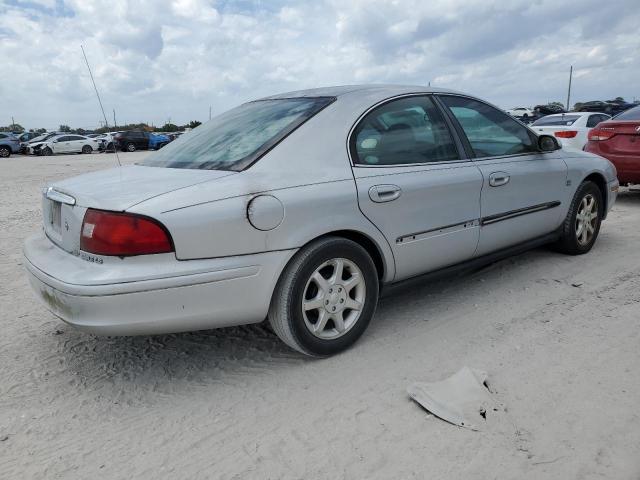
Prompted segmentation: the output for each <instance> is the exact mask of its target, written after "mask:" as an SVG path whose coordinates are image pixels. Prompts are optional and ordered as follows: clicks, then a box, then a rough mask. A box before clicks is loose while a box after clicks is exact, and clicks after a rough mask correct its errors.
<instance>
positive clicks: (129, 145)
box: [126, 143, 136, 152]
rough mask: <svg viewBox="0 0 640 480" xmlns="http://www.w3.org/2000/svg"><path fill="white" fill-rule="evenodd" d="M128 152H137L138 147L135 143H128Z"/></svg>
mask: <svg viewBox="0 0 640 480" xmlns="http://www.w3.org/2000/svg"><path fill="white" fill-rule="evenodd" d="M126 148H127V152H135V151H136V146H135V144H133V143H127V147H126Z"/></svg>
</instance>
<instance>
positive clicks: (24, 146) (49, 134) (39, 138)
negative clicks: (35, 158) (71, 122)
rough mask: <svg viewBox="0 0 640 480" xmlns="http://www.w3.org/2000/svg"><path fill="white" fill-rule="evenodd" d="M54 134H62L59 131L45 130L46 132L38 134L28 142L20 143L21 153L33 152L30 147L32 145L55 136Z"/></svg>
mask: <svg viewBox="0 0 640 480" xmlns="http://www.w3.org/2000/svg"><path fill="white" fill-rule="evenodd" d="M56 135H62V133H60V132H47V133H43V134H42V135H39V136H37V137H35V138H32V139H31V140H29V141H28V142H22V143H21V144H20V151H21V152H22V153H33V151H32V149H31V147H34V146H36V145H37V144H39V143H42V142H45V141H47V140H49V139H50V138H53V137H55V136H56Z"/></svg>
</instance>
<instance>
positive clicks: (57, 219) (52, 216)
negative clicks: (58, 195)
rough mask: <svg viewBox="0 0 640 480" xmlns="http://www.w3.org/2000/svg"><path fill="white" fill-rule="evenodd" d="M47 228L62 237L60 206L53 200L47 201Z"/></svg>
mask: <svg viewBox="0 0 640 480" xmlns="http://www.w3.org/2000/svg"><path fill="white" fill-rule="evenodd" d="M49 202H50V204H49V228H50V229H51V230H52V231H53V232H55V233H57V234H58V235H62V204H61V203H60V202H56V201H54V200H49Z"/></svg>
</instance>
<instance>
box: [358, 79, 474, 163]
mask: <svg viewBox="0 0 640 480" xmlns="http://www.w3.org/2000/svg"><path fill="white" fill-rule="evenodd" d="M409 97H427V98H429V99H430V100H431V101H432V102H433V104H434V106H435V108H436V109H437V110H438V111H439V112H440V114H441V115H442V118H443V120H444V123H445V125H446V126H447V130H448V132H449V135H451V139H452V140H453V143H454V144H455V146H456V150H457V151H458V156H459V157H460V158H459V159H457V160H444V161H439V162H421V163H398V164H395V165H365V164H362V163H356V162H355V161H354V158H355V157H356V155H355V137H354V136H353V134H354V132H355V130H356V128H357V127H358V125H360V122H362V121H363V120H364V119H365V117H366V116H367V115H368V114H369V113H371V112H372V111H373V110H375V109H376V108H379V107H382V106H384V105H386V104H388V103H391V102H393V101H395V100H400V99H402V98H409ZM347 153H348V155H349V163H350V164H351V167H352V168H406V167H424V166H429V165H451V164H455V163H469V162H471V160H472V159H471V157H469V155H468V152H467V151H466V150H465V148H464V145H463V143H462V141H461V139H460V138H459V135H458V133H457V131H456V130H455V129H454V124H452V122H451V119H450V118H449V117H448V115H447V113H446V112H445V111H444V110H443V108H442V106H441V105H440V103H439V102H438V101H437V98H436V95H435V94H433V93H430V92H416V93H404V94H402V95H396V96H393V97H389V98H385V99H384V100H381V101H379V102H378V103H376V104H374V105H371V106H369V107H368V108H367V109H366V110H365V111H364V112H363V113H362V114H360V116H359V117H358V118H357V119H356V120H355V122H354V123H353V125H351V128H350V129H349V134H348V135H347Z"/></svg>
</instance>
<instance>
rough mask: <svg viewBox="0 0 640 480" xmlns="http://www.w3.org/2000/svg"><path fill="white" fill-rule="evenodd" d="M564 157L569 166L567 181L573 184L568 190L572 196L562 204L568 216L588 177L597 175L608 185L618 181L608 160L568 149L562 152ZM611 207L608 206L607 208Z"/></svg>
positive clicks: (614, 170)
mask: <svg viewBox="0 0 640 480" xmlns="http://www.w3.org/2000/svg"><path fill="white" fill-rule="evenodd" d="M562 156H563V159H564V161H565V163H566V164H567V181H568V182H571V187H572V188H571V189H568V190H567V191H568V192H569V193H570V195H569V196H568V198H566V201H563V202H562V208H563V213H564V215H566V212H567V211H568V210H569V206H570V204H571V200H572V199H573V195H574V194H575V191H576V189H577V188H578V186H579V185H580V184H581V183H582V182H583V181H584V180H585V179H586V178H587V177H588V176H590V175H592V174H597V175H600V176H601V177H602V178H603V179H604V181H605V182H606V183H609V182H613V181H615V180H616V169H615V167H614V166H613V164H612V163H611V162H610V161H609V160H607V159H606V158H603V157H601V156H599V155H594V154H592V153H588V152H583V151H579V150H574V149H567V150H562ZM605 193H606V192H605ZM605 199H606V194H605ZM610 207H611V205H608V206H607V208H610ZM563 218H564V216H563Z"/></svg>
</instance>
